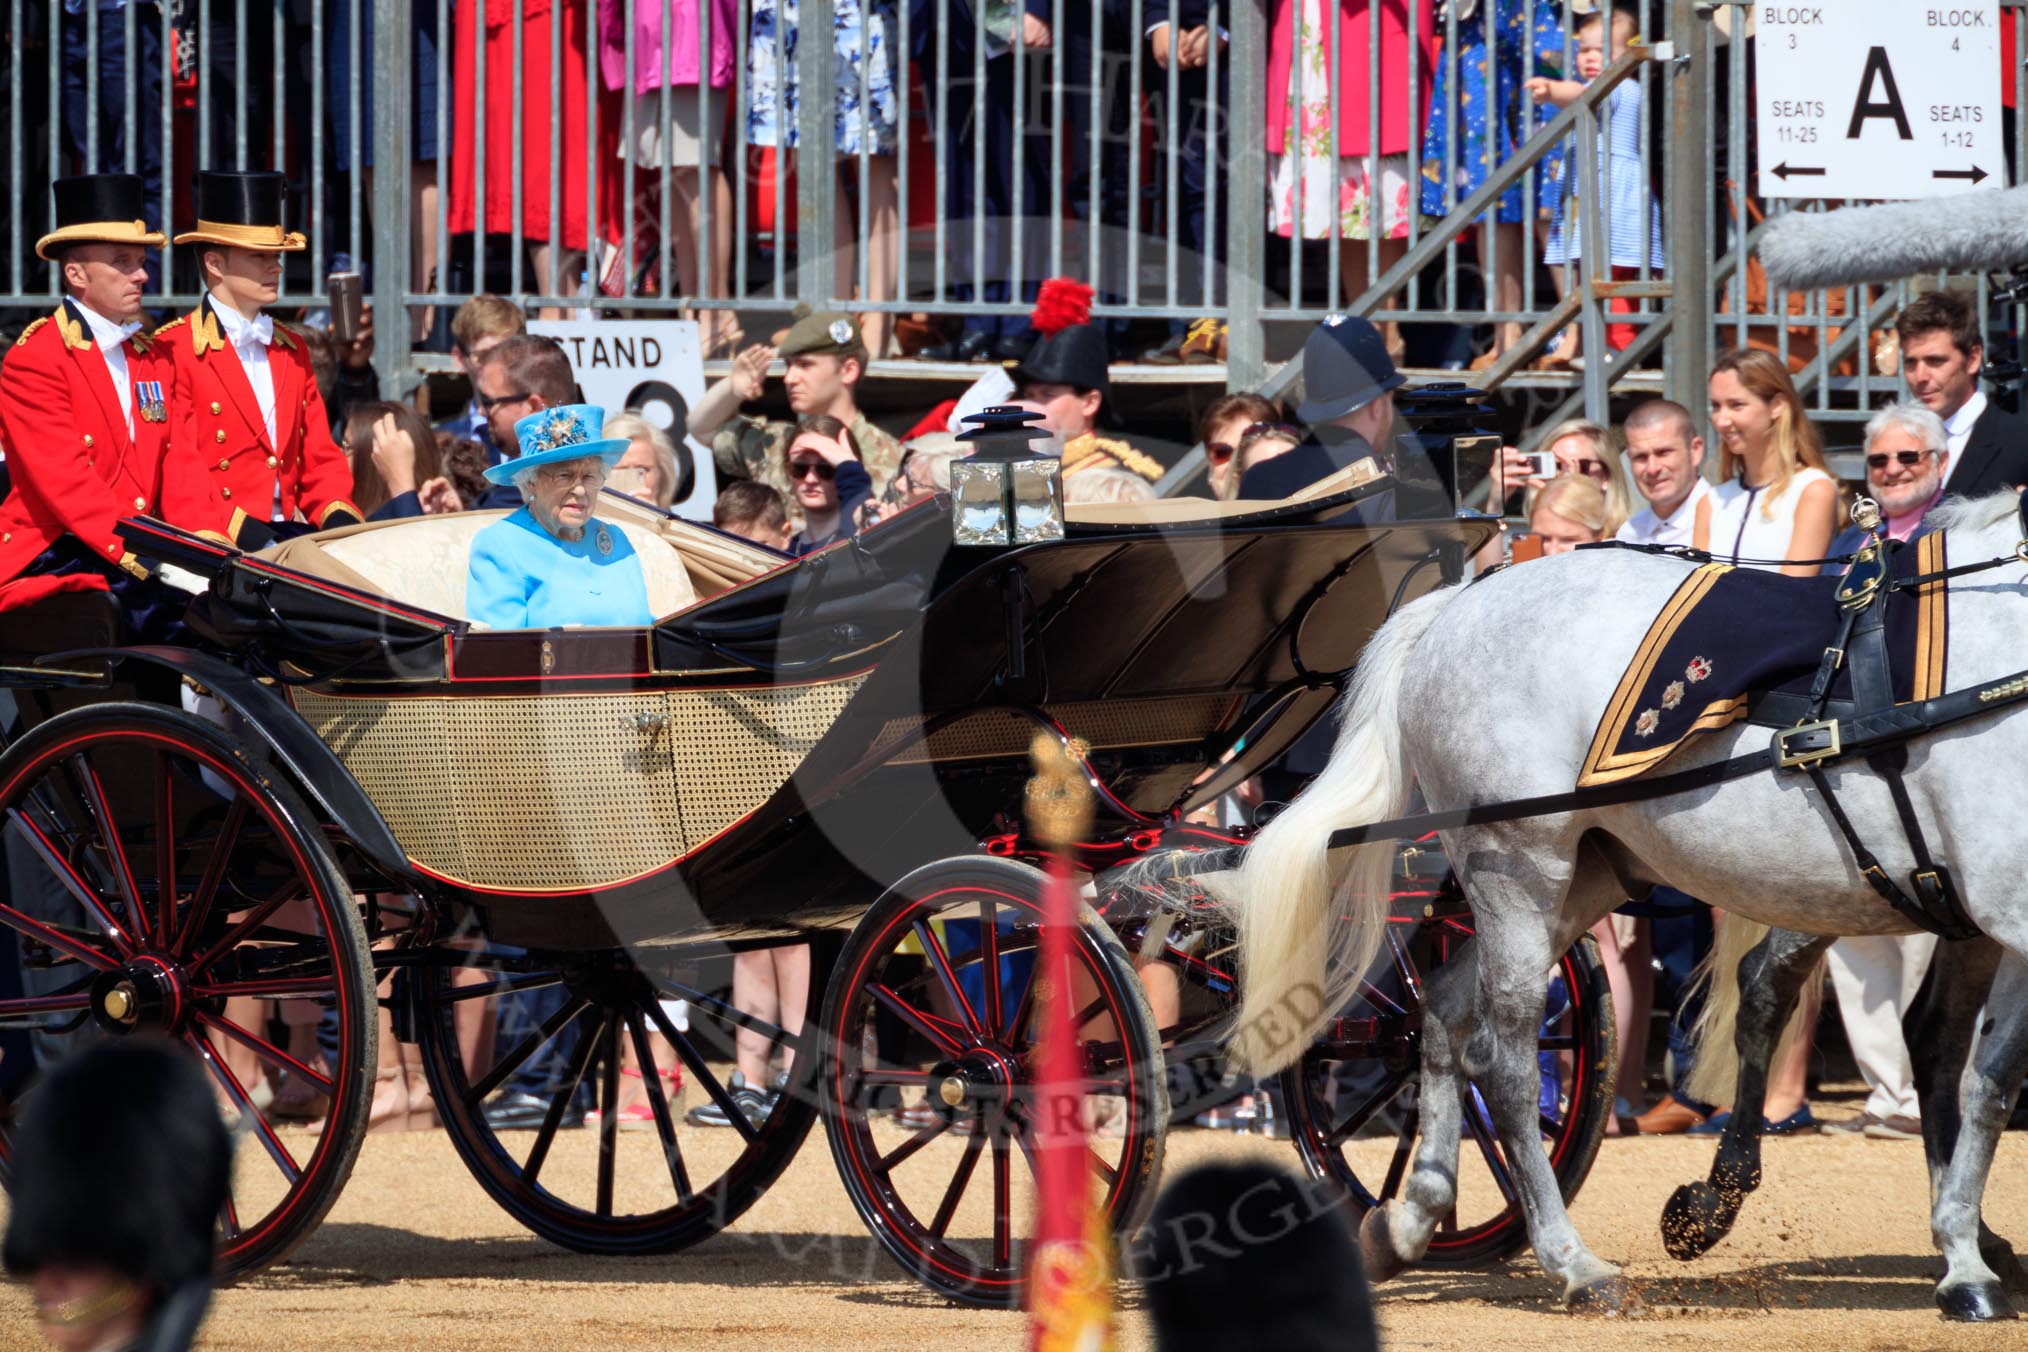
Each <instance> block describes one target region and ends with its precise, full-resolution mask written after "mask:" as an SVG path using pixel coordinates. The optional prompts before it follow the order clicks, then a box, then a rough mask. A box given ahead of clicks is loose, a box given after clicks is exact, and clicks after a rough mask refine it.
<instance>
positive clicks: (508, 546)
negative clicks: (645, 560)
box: [465, 404, 655, 629]
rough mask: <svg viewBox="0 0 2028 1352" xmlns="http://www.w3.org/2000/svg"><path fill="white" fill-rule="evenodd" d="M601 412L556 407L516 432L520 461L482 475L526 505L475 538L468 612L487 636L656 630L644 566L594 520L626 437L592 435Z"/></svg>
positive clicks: (619, 535)
mask: <svg viewBox="0 0 2028 1352" xmlns="http://www.w3.org/2000/svg"><path fill="white" fill-rule="evenodd" d="M605 416H606V415H605V410H604V409H602V408H598V407H596V406H595V405H592V404H563V405H559V406H558V407H555V408H546V409H543V410H542V411H540V412H538V413H531V414H529V415H528V416H527V417H525V418H523V419H521V420H520V421H519V422H517V423H515V424H514V439H515V441H516V442H517V443H518V444H519V447H520V451H521V454H520V455H518V456H517V457H515V458H514V459H512V460H507V461H503V462H502V463H500V464H498V465H494V466H492V467H491V468H489V469H488V470H487V471H486V477H487V478H488V479H489V480H491V481H492V482H494V483H496V484H504V483H509V482H511V483H513V485H514V486H515V487H516V488H519V489H520V490H521V496H522V499H523V501H524V503H525V504H526V505H525V506H523V507H522V508H521V509H520V510H519V511H516V512H515V513H513V514H512V515H511V516H508V517H507V518H506V519H505V520H501V521H496V522H494V523H493V524H492V525H490V526H488V527H486V528H485V529H484V530H482V531H480V532H479V533H478V534H477V535H476V536H474V537H473V539H472V561H471V568H470V571H469V572H468V573H467V574H466V578H465V613H466V614H467V615H468V616H470V617H471V620H472V622H473V623H474V624H477V625H480V626H481V627H483V628H487V629H554V628H559V627H561V626H564V625H613V626H625V627H640V626H645V625H648V624H650V623H652V622H653V621H654V618H655V617H654V614H653V612H652V611H651V610H650V609H649V607H648V583H647V579H646V577H645V576H644V575H643V574H642V572H641V560H640V559H639V557H637V556H636V555H635V553H634V547H633V546H632V545H631V544H629V543H628V542H627V537H626V535H625V534H624V533H623V532H621V531H620V530H619V529H618V528H617V527H614V526H610V525H608V524H606V523H605V522H602V521H600V520H599V519H598V517H597V516H595V515H594V514H593V511H592V509H593V507H595V506H596V505H597V503H598V496H599V489H601V488H602V487H604V486H605V481H606V473H607V471H608V470H610V469H611V468H612V467H613V466H614V465H615V464H617V463H619V459H620V457H621V456H622V455H624V454H626V450H627V442H626V439H625V438H604V437H601V436H600V435H599V433H600V429H601V428H603V427H604V425H605Z"/></svg>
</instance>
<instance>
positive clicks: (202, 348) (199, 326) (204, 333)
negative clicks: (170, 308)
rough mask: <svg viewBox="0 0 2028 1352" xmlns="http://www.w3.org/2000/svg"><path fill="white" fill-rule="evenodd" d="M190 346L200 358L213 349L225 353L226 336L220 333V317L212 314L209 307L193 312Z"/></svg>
mask: <svg viewBox="0 0 2028 1352" xmlns="http://www.w3.org/2000/svg"><path fill="white" fill-rule="evenodd" d="M190 346H191V350H192V352H194V353H195V354H196V355H197V356H200V357H201V356H203V355H204V354H205V353H207V352H209V351H211V349H213V348H217V349H218V350H219V351H220V352H223V351H225V335H224V334H223V333H220V332H219V329H218V316H217V315H215V314H213V313H212V312H211V309H210V307H209V306H206V307H205V308H204V309H201V310H194V311H192V312H191V323H190Z"/></svg>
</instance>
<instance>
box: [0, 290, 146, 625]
mask: <svg viewBox="0 0 2028 1352" xmlns="http://www.w3.org/2000/svg"><path fill="white" fill-rule="evenodd" d="M126 349H127V351H126V358H127V380H128V383H129V386H130V389H129V391H128V393H129V397H130V399H131V401H132V402H131V407H132V408H133V410H134V430H133V433H132V434H131V435H129V434H128V431H127V416H126V414H125V412H124V411H123V410H122V409H121V407H120V398H119V394H118V392H117V391H116V390H115V389H114V387H113V379H112V373H111V371H110V370H109V369H108V368H107V366H106V359H105V354H104V353H102V352H100V351H99V347H98V344H97V343H95V342H94V341H92V334H91V329H90V327H89V326H88V325H87V324H86V323H85V321H84V318H83V316H82V315H80V314H79V313H78V312H77V311H76V310H75V309H73V308H72V307H71V305H70V302H69V301H65V302H64V303H63V304H62V305H60V306H58V307H57V310H56V313H55V314H53V315H51V316H49V317H48V318H45V319H38V320H36V321H35V322H34V323H33V324H30V325H29V326H28V328H27V330H26V331H25V332H23V333H22V335H21V337H20V338H19V339H18V340H17V341H16V342H15V344H14V346H13V347H12V348H10V349H8V351H7V357H6V360H5V361H4V362H0V430H4V432H5V441H6V445H7V470H8V474H9V477H10V478H11V480H12V482H13V490H12V492H10V493H9V494H8V497H7V500H6V501H5V502H0V610H16V609H19V608H21V607H23V606H27V605H31V604H33V603H35V602H37V601H41V600H44V599H46V598H48V597H51V596H55V595H58V594H59V593H63V592H77V591H104V590H106V579H105V578H104V577H102V576H99V575H98V574H95V573H91V572H86V571H76V570H74V571H71V572H67V573H63V574H30V573H29V572H28V568H29V565H30V564H32V563H33V562H34V561H35V560H36V558H37V557H38V556H40V555H41V554H42V552H43V551H44V550H46V549H48V548H49V547H50V546H51V545H53V544H55V543H56V542H57V541H58V540H60V539H62V538H63V537H64V536H65V535H72V536H75V537H76V538H77V539H78V540H79V541H80V542H82V543H83V545H84V546H85V547H86V548H87V549H89V550H90V551H91V552H92V554H93V555H94V556H95V557H97V558H100V559H103V560H104V561H105V562H106V563H107V564H108V565H109V566H119V565H120V564H122V563H123V562H124V561H126V560H127V552H126V546H124V545H123V544H121V543H120V540H119V537H118V536H116V535H114V534H113V527H114V526H115V525H117V524H118V523H119V521H120V518H121V517H126V516H140V515H145V514H149V513H152V512H154V510H155V502H156V493H157V489H158V488H159V486H160V484H161V475H162V457H163V453H164V450H165V449H166V447H167V444H168V432H169V422H168V417H169V414H168V408H167V405H166V400H167V397H168V392H169V389H170V385H171V381H172V378H173V376H172V372H171V370H170V366H169V360H168V355H167V354H166V353H165V352H163V350H162V348H161V346H160V345H159V344H154V343H151V342H150V341H149V340H148V338H147V336H146V335H145V334H139V333H137V334H135V335H134V336H133V337H131V338H129V339H127V342H126ZM130 571H131V570H130Z"/></svg>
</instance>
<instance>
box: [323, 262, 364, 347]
mask: <svg viewBox="0 0 2028 1352" xmlns="http://www.w3.org/2000/svg"><path fill="white" fill-rule="evenodd" d="M325 285H326V286H327V287H328V288H329V295H330V297H331V341H332V342H334V343H349V342H351V341H353V340H354V339H355V338H357V337H358V336H359V329H360V324H361V321H362V318H363V312H364V310H365V305H366V288H365V283H364V279H362V278H361V277H360V275H359V274H358V273H356V272H334V273H332V274H331V275H330V277H329V278H327V279H326V282H325Z"/></svg>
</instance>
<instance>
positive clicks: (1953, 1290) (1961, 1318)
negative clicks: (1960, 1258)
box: [1936, 1282, 2016, 1324]
mask: <svg viewBox="0 0 2028 1352" xmlns="http://www.w3.org/2000/svg"><path fill="white" fill-rule="evenodd" d="M1936 1307H1937V1308H1938V1309H1939V1310H1942V1311H1943V1317H1944V1318H1945V1319H1949V1320H1953V1321H1955V1322H1957V1323H1962V1324H1989V1323H1992V1322H1993V1321H1995V1320H2000V1319H2013V1318H2015V1317H2016V1316H2015V1314H2014V1307H2013V1306H2012V1305H2009V1304H2008V1303H2007V1292H2006V1289H2005V1288H2004V1287H2002V1286H2001V1285H2000V1284H1999V1283H1998V1282H1965V1283H1962V1284H1961V1285H1958V1286H1939V1287H1938V1288H1937V1289H1936Z"/></svg>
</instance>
